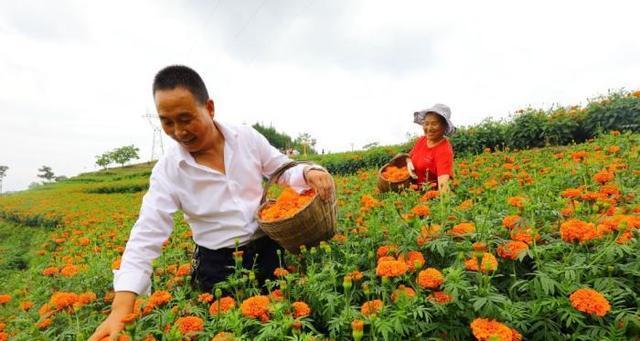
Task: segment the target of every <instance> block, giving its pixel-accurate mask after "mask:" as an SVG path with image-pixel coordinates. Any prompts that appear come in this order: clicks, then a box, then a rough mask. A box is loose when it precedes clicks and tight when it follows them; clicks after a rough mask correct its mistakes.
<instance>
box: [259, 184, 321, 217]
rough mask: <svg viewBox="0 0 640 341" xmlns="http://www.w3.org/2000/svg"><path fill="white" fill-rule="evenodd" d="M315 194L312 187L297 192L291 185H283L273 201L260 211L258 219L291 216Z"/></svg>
mask: <svg viewBox="0 0 640 341" xmlns="http://www.w3.org/2000/svg"><path fill="white" fill-rule="evenodd" d="M315 195H316V192H315V190H313V189H310V190H307V191H304V192H302V193H298V192H296V191H295V190H293V189H292V188H291V187H285V189H284V190H283V191H282V193H280V196H278V199H276V201H275V202H274V203H272V204H270V205H267V206H266V207H264V208H263V209H262V210H261V211H260V214H259V216H260V219H262V220H263V221H276V220H279V219H284V218H288V217H292V216H294V215H295V214H296V213H298V211H300V210H301V209H302V208H303V207H305V206H306V205H307V204H309V202H311V200H313V198H314V197H315Z"/></svg>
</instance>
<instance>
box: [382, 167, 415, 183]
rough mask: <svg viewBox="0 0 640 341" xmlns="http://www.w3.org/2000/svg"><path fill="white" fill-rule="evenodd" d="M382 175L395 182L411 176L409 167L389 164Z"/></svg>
mask: <svg viewBox="0 0 640 341" xmlns="http://www.w3.org/2000/svg"><path fill="white" fill-rule="evenodd" d="M382 177H383V178H384V179H385V180H388V181H393V182H398V181H403V180H406V179H408V178H409V170H408V169H407V167H396V166H387V167H386V168H385V169H384V170H383V171H382Z"/></svg>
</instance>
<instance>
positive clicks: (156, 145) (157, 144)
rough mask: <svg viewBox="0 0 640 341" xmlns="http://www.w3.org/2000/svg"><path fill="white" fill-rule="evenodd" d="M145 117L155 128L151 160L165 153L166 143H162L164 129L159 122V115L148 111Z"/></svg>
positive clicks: (153, 128)
mask: <svg viewBox="0 0 640 341" xmlns="http://www.w3.org/2000/svg"><path fill="white" fill-rule="evenodd" d="M142 117H143V118H145V119H146V120H147V122H149V125H150V126H151V129H152V130H153V140H152V142H151V158H150V159H149V161H153V160H158V159H159V158H160V156H162V154H164V145H163V144H162V129H160V126H159V124H158V122H157V119H158V116H156V115H152V114H150V113H149V112H148V111H147V113H146V114H145V115H142Z"/></svg>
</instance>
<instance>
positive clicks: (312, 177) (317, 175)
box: [304, 167, 335, 200]
mask: <svg viewBox="0 0 640 341" xmlns="http://www.w3.org/2000/svg"><path fill="white" fill-rule="evenodd" d="M304 178H305V179H306V180H307V185H309V186H311V187H312V188H313V189H315V190H316V192H317V193H318V195H319V196H320V199H322V200H329V199H330V198H331V197H332V196H333V195H334V191H335V185H334V184H333V177H332V176H331V174H329V173H327V172H325V171H321V170H317V169H309V167H305V169H304Z"/></svg>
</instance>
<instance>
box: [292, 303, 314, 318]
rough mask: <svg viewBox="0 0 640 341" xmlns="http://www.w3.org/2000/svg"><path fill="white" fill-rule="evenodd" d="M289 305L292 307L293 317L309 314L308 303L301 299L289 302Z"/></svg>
mask: <svg viewBox="0 0 640 341" xmlns="http://www.w3.org/2000/svg"><path fill="white" fill-rule="evenodd" d="M291 307H292V308H293V317H295V318H299V317H305V316H309V315H311V308H309V305H308V304H306V303H304V302H302V301H296V302H293V303H291Z"/></svg>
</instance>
